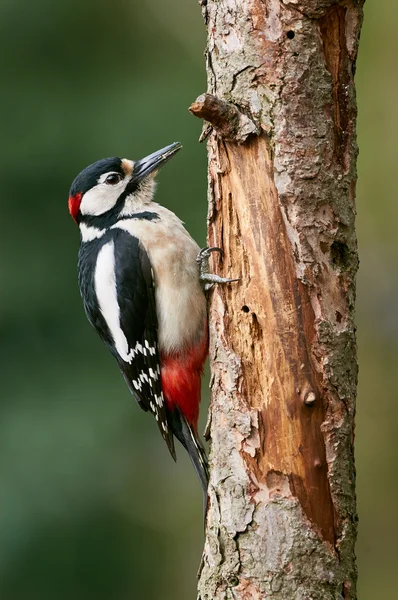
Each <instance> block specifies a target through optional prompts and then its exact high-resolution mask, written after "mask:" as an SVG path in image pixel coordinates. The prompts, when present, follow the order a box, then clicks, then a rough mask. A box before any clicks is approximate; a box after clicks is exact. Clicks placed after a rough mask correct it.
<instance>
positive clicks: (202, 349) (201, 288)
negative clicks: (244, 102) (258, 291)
mask: <svg viewBox="0 0 398 600" xmlns="http://www.w3.org/2000/svg"><path fill="white" fill-rule="evenodd" d="M181 148H182V145H181V143H180V142H174V143H173V144H170V145H168V146H166V147H164V148H162V149H161V150H158V151H156V152H154V153H152V154H150V155H149V156H146V157H145V158H143V159H141V160H138V161H133V160H130V159H126V158H118V157H110V158H104V159H101V160H99V161H97V162H95V163H93V164H91V165H90V166H88V167H86V168H85V169H83V170H82V171H81V173H79V175H77V177H76V178H75V179H74V181H73V183H72V186H71V188H70V192H69V199H68V207H69V212H70V215H71V216H72V218H73V220H74V221H75V222H76V223H77V225H78V227H79V229H80V247H79V252H78V283H79V288H80V294H81V297H82V300H83V306H84V310H85V313H86V316H87V318H88V320H89V322H90V323H91V325H92V326H93V327H94V329H95V330H96V331H97V333H98V334H99V336H100V338H101V339H102V341H103V342H104V343H105V345H106V346H107V347H108V349H109V350H110V352H111V354H112V355H113V356H114V358H115V359H116V361H117V364H118V366H119V368H120V370H121V372H122V375H123V377H124V380H125V382H126V384H127V386H128V388H129V390H130V392H131V394H132V395H133V397H134V398H135V400H136V401H137V403H138V404H139V406H140V407H141V408H142V409H143V410H144V411H148V412H149V413H152V415H153V416H154V418H155V420H156V422H157V425H158V428H159V430H160V433H161V435H162V437H163V439H164V441H165V442H166V444H167V447H168V449H169V451H170V454H171V456H172V457H173V459H174V460H176V451H175V444H174V438H176V439H177V440H178V441H179V442H180V443H181V444H182V446H183V447H184V448H185V450H186V451H187V452H188V454H189V457H190V459H191V461H192V464H193V466H194V468H195V470H196V473H197V475H198V477H199V480H200V483H201V486H202V489H203V494H204V498H205V502H206V497H207V487H208V478H209V470H208V461H207V456H206V452H205V450H204V447H203V445H202V442H201V440H200V438H199V434H198V416H199V404H200V398H201V378H202V375H203V368H204V364H205V361H206V358H207V355H208V322H207V299H206V291H207V289H209V287H211V286H212V285H213V284H214V283H225V282H230V281H236V280H232V279H226V278H222V277H219V276H217V275H214V274H211V273H209V272H208V258H209V256H210V254H211V252H213V251H218V252H221V250H220V248H216V247H214V248H203V249H202V250H201V249H200V247H199V246H198V244H197V243H196V242H195V241H194V239H193V238H192V237H191V236H190V234H189V233H188V231H187V230H186V229H185V227H184V224H183V222H182V221H181V220H180V219H179V218H178V217H177V216H176V215H175V214H174V213H173V212H172V211H171V210H169V209H167V208H165V207H163V206H161V205H160V204H158V203H156V202H155V201H154V193H155V183H156V182H155V176H156V174H157V172H158V170H159V169H160V168H161V167H162V166H163V165H165V164H166V163H167V162H168V161H169V160H170V158H172V157H173V156H174V155H175V154H176V153H177V152H178V151H179V150H180V149H181Z"/></svg>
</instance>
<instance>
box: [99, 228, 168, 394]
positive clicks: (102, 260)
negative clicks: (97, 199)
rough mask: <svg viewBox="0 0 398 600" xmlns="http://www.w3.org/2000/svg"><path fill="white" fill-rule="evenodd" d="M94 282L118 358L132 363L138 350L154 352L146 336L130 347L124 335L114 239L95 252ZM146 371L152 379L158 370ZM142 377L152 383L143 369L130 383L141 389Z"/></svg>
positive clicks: (154, 349)
mask: <svg viewBox="0 0 398 600" xmlns="http://www.w3.org/2000/svg"><path fill="white" fill-rule="evenodd" d="M97 231H100V230H97ZM94 286H95V293H96V295H97V300H98V305H99V307H100V310H101V313H102V316H103V317H104V319H105V321H106V324H107V326H108V329H109V331H110V332H111V335H112V338H113V341H114V344H115V348H116V350H117V353H118V354H119V356H120V358H122V359H123V360H124V362H126V363H129V364H131V361H132V360H133V358H134V356H137V355H138V354H139V353H140V354H142V355H144V356H147V354H151V355H152V356H154V355H155V354H156V342H154V344H153V345H150V344H149V342H148V341H147V340H144V345H142V344H141V343H140V342H137V343H136V345H135V346H134V348H132V349H131V350H130V351H129V344H128V341H127V338H126V336H125V335H124V333H123V330H122V328H121V327H120V308H119V304H118V301H117V288H116V275H115V247H114V243H113V241H110V242H108V243H107V244H104V246H102V248H101V250H100V251H99V253H98V257H97V262H96V265H95V275H94ZM149 375H150V377H151V378H152V379H154V380H155V381H156V380H157V379H158V373H155V372H154V371H153V370H152V369H150V370H149ZM144 378H145V381H147V383H149V385H150V386H151V387H152V381H151V379H150V378H149V377H148V375H146V374H144V372H142V374H141V380H140V379H138V380H137V381H133V385H134V387H135V388H136V389H137V390H141V387H142V382H143V381H144Z"/></svg>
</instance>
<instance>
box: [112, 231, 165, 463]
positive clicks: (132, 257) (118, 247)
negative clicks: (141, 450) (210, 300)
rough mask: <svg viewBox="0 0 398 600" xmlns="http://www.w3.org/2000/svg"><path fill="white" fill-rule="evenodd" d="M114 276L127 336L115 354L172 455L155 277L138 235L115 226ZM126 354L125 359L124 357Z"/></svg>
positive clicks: (123, 327)
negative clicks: (121, 351) (124, 352)
mask: <svg viewBox="0 0 398 600" xmlns="http://www.w3.org/2000/svg"><path fill="white" fill-rule="evenodd" d="M113 240H114V253H115V279H116V290H117V302H118V306H119V319H120V328H121V330H122V332H123V334H124V336H125V338H126V339H127V344H128V353H127V354H128V355H127V357H126V356H121V355H120V354H116V358H117V361H118V363H119V366H120V369H121V371H122V373H123V376H124V378H125V380H126V382H127V385H128V386H129V388H130V390H131V392H132V394H133V396H134V397H135V398H136V400H137V402H138V403H139V405H140V406H141V407H142V408H143V409H144V410H149V411H150V412H152V413H153V415H154V416H155V419H156V421H157V423H158V427H159V430H160V433H161V434H162V436H163V438H164V440H165V441H166V443H167V445H168V448H169V450H170V453H171V455H172V456H173V458H174V459H175V450H174V441H173V434H172V432H171V431H170V429H169V424H168V419H167V408H166V405H165V401H164V397H163V392H162V384H161V377H160V356H159V348H158V339H157V329H158V321H157V314H156V303H155V281H154V277H153V271H152V267H151V263H150V260H149V257H148V254H147V253H146V251H145V249H144V248H143V247H142V245H141V244H140V243H139V241H138V239H137V238H135V237H133V236H131V235H130V234H129V233H127V232H125V231H121V230H118V231H116V232H115V235H114V236H113ZM126 358H127V360H126Z"/></svg>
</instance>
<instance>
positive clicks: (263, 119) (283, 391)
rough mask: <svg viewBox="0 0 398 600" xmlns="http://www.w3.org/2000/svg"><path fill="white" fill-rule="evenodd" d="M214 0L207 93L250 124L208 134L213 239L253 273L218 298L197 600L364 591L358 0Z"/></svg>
mask: <svg viewBox="0 0 398 600" xmlns="http://www.w3.org/2000/svg"><path fill="white" fill-rule="evenodd" d="M201 4H202V10H203V15H204V19H205V23H206V26H207V31H208V44H207V72H208V90H207V92H208V93H209V94H211V95H213V97H216V98H218V99H220V101H222V102H223V103H224V105H225V106H226V107H227V109H228V110H232V112H233V107H235V108H236V110H237V112H236V115H237V116H236V119H237V120H236V124H237V123H238V122H239V115H244V116H245V117H246V119H247V120H248V121H245V120H243V121H244V122H245V123H247V122H249V123H252V124H253V131H252V132H250V134H249V135H248V136H246V137H245V139H243V140H242V139H236V140H234V138H233V135H231V136H229V137H228V136H227V137H222V131H223V125H222V123H221V128H220V122H219V121H217V127H216V130H215V131H213V133H211V135H210V137H209V140H208V152H209V215H208V224H209V234H208V238H209V244H210V245H217V246H221V247H222V248H223V250H224V258H223V260H222V261H219V262H218V263H215V265H214V267H215V269H218V271H219V272H220V274H222V275H224V276H232V277H236V276H240V277H241V281H240V283H239V284H238V285H236V284H234V286H231V287H219V288H216V289H215V290H214V291H213V292H212V294H211V301H210V318H209V322H210V340H211V344H210V356H211V370H212V379H211V408H210V410H211V426H210V437H211V455H210V461H211V480H210V486H209V498H210V501H209V511H208V515H207V530H206V542H205V550H204V556H203V562H202V569H201V573H200V578H199V598H200V599H201V600H219V599H220V600H221V599H224V598H237V599H246V598H247V599H248V598H250V599H256V598H259V599H260V598H272V599H274V600H296V599H297V600H304V599H310V598H312V599H314V600H315V599H322V600H328V599H337V598H345V599H346V600H348V599H350V600H353V599H355V598H356V591H355V582H356V568H355V555H354V544H355V538H356V521H357V519H356V507H355V469H354V459H353V428H354V412H355V394H356V380H357V361H356V343H355V326H354V314H353V313H354V300H355V274H356V270H357V265H358V259H357V247H356V237H355V228H354V225H355V183H356V170H355V163H356V156H357V146H356V140H355V120H356V103H355V87H354V80H353V77H354V70H355V59H356V53H357V47H358V38H359V32H360V26H361V23H362V5H363V2H362V1H360V0H345V1H340V2H339V1H334V0H290V1H287V0H285V1H283V2H282V1H280V0H239V1H238V0H218V1H216V0H207V1H206V2H204V1H202V2H201ZM231 107H232V108H231ZM231 114H232V113H231ZM234 114H235V113H234ZM202 116H203V115H202ZM209 119H210V117H209ZM235 129H236V128H235ZM235 129H234V130H233V131H235ZM225 130H228V127H227V128H226V129H225ZM228 131H230V130H228Z"/></svg>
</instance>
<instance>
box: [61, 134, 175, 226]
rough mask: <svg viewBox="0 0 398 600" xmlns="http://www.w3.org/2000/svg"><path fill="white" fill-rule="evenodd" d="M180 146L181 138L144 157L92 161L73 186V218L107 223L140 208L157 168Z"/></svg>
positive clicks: (148, 195)
mask: <svg viewBox="0 0 398 600" xmlns="http://www.w3.org/2000/svg"><path fill="white" fill-rule="evenodd" d="M181 148H182V145H181V144H180V142H174V144H170V146H166V147H165V148H162V149H161V150H158V151H157V152H154V153H153V154H150V155H149V156H147V157H145V158H143V159H141V160H137V161H133V160H128V159H127V158H117V157H113V158H103V159H102V160H99V161H97V162H95V163H93V164H92V165H90V166H89V167H87V168H86V169H84V170H83V171H82V172H81V173H79V175H78V176H77V177H76V179H75V180H74V182H73V183H72V186H71V188H70V192H69V201H68V207H69V212H70V214H71V216H72V218H73V219H74V220H75V221H76V223H87V224H92V225H95V224H101V225H102V226H104V225H106V224H112V222H115V221H117V219H118V218H119V217H121V216H123V215H126V216H128V215H129V214H133V213H135V212H138V211H139V210H140V208H141V207H143V206H144V205H145V204H148V203H149V202H150V201H151V200H152V197H153V193H154V185H155V184H154V175H155V174H156V171H157V170H158V169H159V168H160V167H161V166H163V165H164V164H165V163H166V162H167V161H168V160H169V159H170V158H171V157H172V156H174V154H176V152H178V151H179V150H180V149H181Z"/></svg>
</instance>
